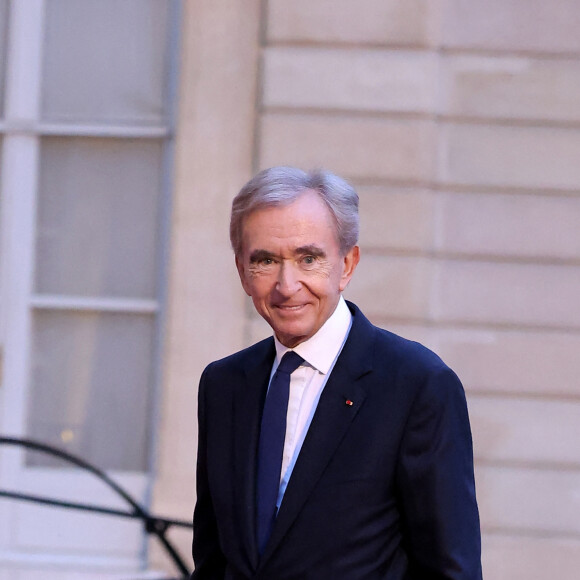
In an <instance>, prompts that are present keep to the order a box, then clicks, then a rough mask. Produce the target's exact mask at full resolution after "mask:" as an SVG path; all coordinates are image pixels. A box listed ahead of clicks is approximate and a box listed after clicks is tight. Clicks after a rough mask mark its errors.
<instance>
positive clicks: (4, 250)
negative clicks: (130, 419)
mask: <svg viewBox="0 0 580 580" xmlns="http://www.w3.org/2000/svg"><path fill="white" fill-rule="evenodd" d="M170 7H171V10H172V14H171V15H170V19H169V20H170V27H171V29H172V30H171V33H170V34H169V37H170V46H169V47H168V50H169V51H170V63H171V64H170V66H169V67H168V69H169V70H168V77H169V78H168V79H167V82H166V86H167V87H168V89H167V90H168V93H167V100H168V101H169V103H170V104H171V106H172V103H173V102H174V97H175V94H176V86H177V70H178V67H177V60H176V58H175V57H176V56H177V47H178V43H179V36H178V26H179V20H180V19H179V13H180V10H181V3H180V2H179V0H170ZM8 13H9V23H8V29H9V31H10V34H9V36H8V46H7V50H6V58H7V63H6V65H7V66H6V79H5V90H6V93H5V100H4V115H3V118H0V134H1V135H2V138H3V139H2V140H3V146H2V159H1V165H0V192H1V195H0V204H1V206H0V210H1V211H0V257H1V260H0V298H1V299H2V302H1V304H0V349H1V350H0V356H1V362H2V364H1V365H0V368H1V369H2V373H1V376H0V432H1V433H2V434H4V435H8V436H14V437H25V436H26V430H27V409H28V395H29V392H30V384H29V383H30V362H31V361H30V351H31V322H32V316H33V312H34V311H35V310H41V309H49V310H75V311H81V312H82V311H92V312H94V311H97V312H131V313H144V314H154V315H155V316H156V327H157V332H156V342H157V345H156V351H157V352H156V363H155V368H154V375H155V381H154V383H155V384H154V393H153V408H154V411H153V417H151V421H152V425H151V427H152V431H154V428H155V425H156V424H157V423H158V416H159V400H160V393H159V387H160V377H161V362H160V354H161V342H162V332H161V331H162V328H163V321H164V310H163V302H164V291H163V288H164V283H163V280H165V270H166V268H167V259H166V258H165V259H164V260H163V263H162V264H161V267H160V268H159V271H158V275H159V277H160V280H159V283H158V287H159V288H160V289H161V292H160V295H159V296H158V298H157V299H156V300H149V299H143V300H141V299H124V298H118V299H117V298H87V297H74V296H71V297H68V296H66V297H65V296H52V295H46V294H35V293H34V287H33V274H34V263H35V255H34V253H35V227H36V223H35V220H36V203H37V194H38V173H39V153H40V144H41V139H42V137H45V136H67V137H74V136H82V137H110V138H119V139H126V138H133V139H156V140H159V139H163V140H164V157H165V159H164V167H163V189H164V191H162V192H161V193H162V196H163V199H164V207H163V208H162V213H163V214H164V215H162V220H161V221H162V232H161V236H160V238H161V241H160V243H161V244H162V246H163V247H164V248H166V247H167V245H168V244H167V241H168V231H167V230H168V227H169V225H168V224H169V214H170V207H169V192H170V190H171V186H172V179H171V174H170V172H169V167H170V166H171V161H172V157H173V142H172V135H173V124H174V117H175V114H174V110H173V108H171V110H170V111H168V113H167V118H166V123H165V124H163V125H159V126H153V127H151V126H148V127H138V126H97V125H94V126H93V125H87V124H64V123H63V124H57V123H43V122H42V120H41V106H40V105H41V82H42V58H43V54H42V50H43V38H44V15H45V0H26V1H25V2H22V1H20V0H16V1H15V0H12V2H10V6H9V11H8ZM162 254H163V255H164V256H165V255H166V252H162ZM23 387H24V388H23ZM155 452H156V449H155V445H154V444H153V439H152V438H151V445H150V449H149V453H150V457H149V471H148V472H146V473H134V472H133V473H131V472H111V473H110V474H111V475H112V476H113V477H114V478H115V479H116V480H117V481H119V482H120V483H121V484H122V485H123V486H125V487H127V489H129V490H130V491H132V492H133V493H134V494H135V496H136V497H137V498H138V499H139V500H140V501H142V502H143V503H144V504H145V505H147V504H148V503H149V501H150V496H151V486H152V477H151V476H152V473H153V466H154V458H155ZM0 466H1V468H0V487H1V488H5V489H17V490H19V491H25V490H28V491H31V492H34V491H35V489H36V488H37V487H38V486H37V485H36V484H37V483H38V482H42V487H43V488H44V492H43V494H44V495H46V494H47V493H50V491H49V490H50V489H56V490H58V489H59V487H60V480H61V479H62V477H63V474H64V472H63V471H61V470H58V469H56V470H55V469H54V468H52V469H45V468H39V467H29V466H27V465H26V459H25V452H24V451H23V450H18V449H13V448H11V449H7V448H2V447H0ZM66 477H67V478H69V481H70V482H71V488H75V487H77V488H82V486H86V485H88V486H89V487H90V486H91V485H92V483H88V482H87V479H88V478H90V476H88V475H87V474H84V473H76V472H71V473H67V475H66ZM79 486H81V487H79ZM68 499H75V498H70V497H69V498H68ZM85 499H86V498H85ZM101 499H104V501H106V500H107V496H106V494H105V495H104V496H103V498H101ZM109 499H110V498H109ZM19 507H20V506H17V505H16V502H11V501H10V502H9V501H7V500H0V521H2V520H3V521H4V522H5V523H4V525H2V524H0V565H2V563H3V562H12V563H18V562H21V563H25V562H30V559H31V556H30V554H26V553H24V552H22V551H21V550H20V548H19V546H18V545H17V542H16V543H15V542H14V540H13V538H12V536H13V533H12V529H13V528H14V526H15V525H16V523H17V520H18V518H19V517H20V516H19V515H18V514H19V512H20V509H19ZM110 507H119V506H110ZM132 525H134V526H135V527H136V528H138V525H137V524H132ZM84 532H85V530H84ZM139 533H141V531H140V530H139ZM88 536H89V537H90V536H91V534H88ZM97 536H98V534H97ZM146 545H147V542H146V537H145V535H144V534H143V535H142V540H141V545H140V547H139V549H138V550H137V552H136V557H137V560H138V561H136V560H135V558H125V557H122V558H115V557H112V556H105V557H104V559H99V558H96V559H94V562H93V564H94V566H96V567H99V566H101V565H103V566H105V567H108V569H113V568H115V569H119V570H125V569H126V570H133V569H134V568H135V566H136V565H137V566H138V567H143V566H144V563H145V560H146V557H147V554H146ZM47 550H48V551H47V552H46V553H43V554H42V555H40V556H38V557H40V558H41V560H42V561H45V560H46V559H47V558H48V560H49V561H51V562H53V563H57V564H62V565H65V566H66V565H68V564H70V563H71V556H70V555H67V556H62V555H60V556H59V555H57V554H56V553H54V554H50V553H49V552H50V548H49V549H47ZM78 558H79V561H78V562H77V564H80V563H81V561H82V562H85V561H86V556H83V555H79V556H78ZM33 559H34V558H33ZM74 561H75V558H74V557H73V558H72V563H74ZM103 577H104V576H103Z"/></svg>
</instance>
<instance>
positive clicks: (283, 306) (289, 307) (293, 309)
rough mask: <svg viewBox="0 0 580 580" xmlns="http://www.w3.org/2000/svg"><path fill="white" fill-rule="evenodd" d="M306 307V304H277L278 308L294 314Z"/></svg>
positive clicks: (280, 310)
mask: <svg viewBox="0 0 580 580" xmlns="http://www.w3.org/2000/svg"><path fill="white" fill-rule="evenodd" d="M304 308H306V304H294V305H292V304H277V305H276V309H277V310H278V311H279V312H281V313H284V314H286V313H287V314H293V313H295V312H300V311H301V310H303V309H304Z"/></svg>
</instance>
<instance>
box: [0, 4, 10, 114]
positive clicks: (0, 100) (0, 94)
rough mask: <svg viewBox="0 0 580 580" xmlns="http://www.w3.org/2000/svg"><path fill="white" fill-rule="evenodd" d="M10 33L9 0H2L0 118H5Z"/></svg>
mask: <svg viewBox="0 0 580 580" xmlns="http://www.w3.org/2000/svg"><path fill="white" fill-rule="evenodd" d="M7 33H8V0H0V117H3V116H4V91H5V86H6V80H5V78H6V42H7V36H8V35H7Z"/></svg>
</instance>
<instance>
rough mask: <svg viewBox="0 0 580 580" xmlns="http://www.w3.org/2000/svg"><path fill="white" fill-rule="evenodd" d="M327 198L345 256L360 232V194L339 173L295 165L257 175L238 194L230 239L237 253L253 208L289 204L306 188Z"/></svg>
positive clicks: (323, 198) (231, 223)
mask: <svg viewBox="0 0 580 580" xmlns="http://www.w3.org/2000/svg"><path fill="white" fill-rule="evenodd" d="M309 189H310V190H313V191H315V192H316V193H317V194H318V195H319V196H320V198H321V199H322V200H323V201H324V203H325V204H326V206H327V207H328V209H329V210H330V213H331V215H332V217H333V219H334V222H335V224H336V235H337V239H338V244H339V247H340V251H341V252H342V254H343V255H346V253H347V252H348V251H349V250H350V249H351V248H352V247H353V246H355V245H356V243H357V242H358V233H359V218H358V195H357V193H356V191H355V190H354V188H353V187H352V186H351V185H350V184H349V183H347V182H346V181H345V180H344V179H342V178H341V177H338V175H334V174H333V173H330V171H325V170H322V169H316V170H313V171H309V172H306V171H302V170H301V169H298V168H296V167H284V166H280V167H271V168H270V169H264V170H263V171H261V172H260V173H258V174H257V175H256V176H254V177H253V178H252V179H251V180H250V181H248V183H246V185H244V187H242V189H241V190H240V192H239V193H238V194H237V195H236V197H235V198H234V200H233V202H232V213H231V217H230V241H231V244H232V248H233V250H234V253H235V255H236V256H241V254H242V234H243V227H244V220H245V219H246V218H247V217H248V216H249V215H250V214H251V213H252V212H254V211H256V210H258V209H264V208H267V207H276V206H284V205H290V204H291V203H292V202H293V201H294V200H295V199H296V198H297V197H298V196H299V195H300V194H301V193H303V192H304V191H306V190H309Z"/></svg>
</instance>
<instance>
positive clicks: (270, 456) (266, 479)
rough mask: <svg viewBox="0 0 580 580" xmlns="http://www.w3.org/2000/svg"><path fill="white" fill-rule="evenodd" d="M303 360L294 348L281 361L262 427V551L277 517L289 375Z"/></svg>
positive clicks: (259, 530)
mask: <svg viewBox="0 0 580 580" xmlns="http://www.w3.org/2000/svg"><path fill="white" fill-rule="evenodd" d="M302 362H304V359H303V358H302V357H301V356H300V355H299V354H296V353H295V352H294V351H292V350H290V351H288V352H287V353H286V354H285V355H284V356H283V357H282V360H281V361H280V364H279V366H278V368H277V369H276V373H275V374H274V377H273V378H272V382H271V383H270V388H269V389H268V395H267V396H266V402H265V404H264V412H263V414H262V426H261V429H260V444H259V447H258V480H257V501H256V503H257V507H258V509H257V539H258V550H259V551H260V554H262V552H263V551H264V548H265V547H266V543H267V541H268V538H269V537H270V532H271V531H272V526H273V524H274V520H275V519H276V500H277V499H278V491H279V489H280V471H281V469H282V454H283V452H284V439H285V438H286V412H287V409H288V396H289V394H290V375H291V374H292V373H293V372H294V371H295V370H296V369H297V368H298V367H299V366H300V365H301V364H302Z"/></svg>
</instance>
